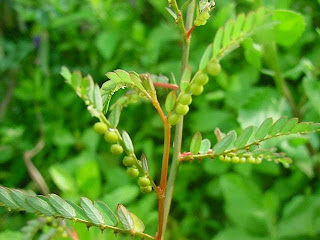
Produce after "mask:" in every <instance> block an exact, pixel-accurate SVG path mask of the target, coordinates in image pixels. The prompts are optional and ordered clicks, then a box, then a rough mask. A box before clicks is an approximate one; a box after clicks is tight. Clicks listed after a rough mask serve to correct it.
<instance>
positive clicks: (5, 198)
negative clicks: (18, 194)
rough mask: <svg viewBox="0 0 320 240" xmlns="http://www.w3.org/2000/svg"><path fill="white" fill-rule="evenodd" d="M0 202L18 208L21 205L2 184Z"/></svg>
mask: <svg viewBox="0 0 320 240" xmlns="http://www.w3.org/2000/svg"><path fill="white" fill-rule="evenodd" d="M0 202H2V203H3V204H4V205H6V206H7V207H9V208H12V209H18V208H19V206H18V205H17V203H16V202H15V201H14V200H13V199H12V197H11V196H10V194H9V192H8V191H7V189H6V188H4V187H1V186H0Z"/></svg>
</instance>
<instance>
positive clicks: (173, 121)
mask: <svg viewBox="0 0 320 240" xmlns="http://www.w3.org/2000/svg"><path fill="white" fill-rule="evenodd" d="M179 121H180V116H179V115H178V114H176V113H170V115H169V117H168V122H169V123H170V124H171V125H176V124H178V123H179Z"/></svg>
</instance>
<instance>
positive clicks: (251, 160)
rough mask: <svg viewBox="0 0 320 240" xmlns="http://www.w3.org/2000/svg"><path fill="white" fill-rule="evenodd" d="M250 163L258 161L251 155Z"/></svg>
mask: <svg viewBox="0 0 320 240" xmlns="http://www.w3.org/2000/svg"><path fill="white" fill-rule="evenodd" d="M248 163H256V159H255V158H254V157H252V156H251V157H249V158H248Z"/></svg>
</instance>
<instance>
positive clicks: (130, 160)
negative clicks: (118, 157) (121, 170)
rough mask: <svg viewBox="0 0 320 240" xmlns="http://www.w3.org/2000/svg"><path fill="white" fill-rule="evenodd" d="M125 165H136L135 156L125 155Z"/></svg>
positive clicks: (123, 161)
mask: <svg viewBox="0 0 320 240" xmlns="http://www.w3.org/2000/svg"><path fill="white" fill-rule="evenodd" d="M122 163H123V165H125V166H126V167H131V166H133V165H134V163H135V160H134V158H133V157H130V156H125V157H124V158H123V160H122Z"/></svg>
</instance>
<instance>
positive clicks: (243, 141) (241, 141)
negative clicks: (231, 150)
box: [234, 126, 254, 148]
mask: <svg viewBox="0 0 320 240" xmlns="http://www.w3.org/2000/svg"><path fill="white" fill-rule="evenodd" d="M253 129H254V128H253V126H249V127H247V128H246V129H244V130H243V131H242V133H241V134H240V135H239V136H238V138H237V140H236V142H235V144H234V146H235V147H237V148H243V147H244V146H246V145H247V143H248V141H249V139H250V137H251V135H252V133H253Z"/></svg>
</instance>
